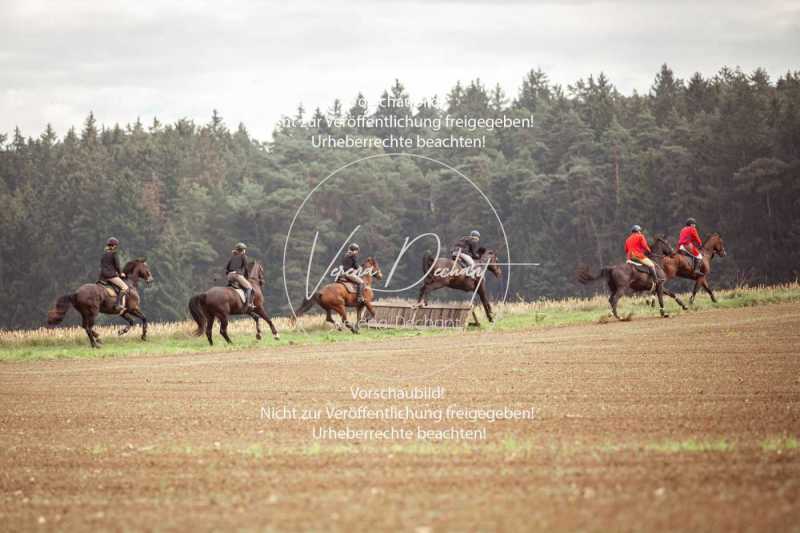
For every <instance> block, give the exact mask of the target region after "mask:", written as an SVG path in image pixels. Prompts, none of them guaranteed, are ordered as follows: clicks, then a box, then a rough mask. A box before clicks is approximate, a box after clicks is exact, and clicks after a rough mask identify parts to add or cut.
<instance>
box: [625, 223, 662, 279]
mask: <svg viewBox="0 0 800 533" xmlns="http://www.w3.org/2000/svg"><path fill="white" fill-rule="evenodd" d="M651 252H652V250H650V245H648V244H647V239H646V238H645V236H644V234H643V233H642V227H641V226H640V225H638V224H634V226H633V227H632V228H631V234H630V236H629V237H628V238H627V239H626V240H625V254H626V255H627V256H628V260H629V261H636V262H637V263H641V264H643V265H645V266H646V267H647V268H648V269H649V270H650V273H651V274H652V275H653V279H655V280H656V282H660V281H664V279H663V276H661V274H660V269H659V268H657V267H656V264H655V263H654V262H653V260H652V259H650V258H649V257H647V255H646V254H649V253H651Z"/></svg>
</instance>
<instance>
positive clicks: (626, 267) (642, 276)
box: [577, 246, 686, 320]
mask: <svg viewBox="0 0 800 533" xmlns="http://www.w3.org/2000/svg"><path fill="white" fill-rule="evenodd" d="M667 251H668V250H663V249H662V248H661V247H658V246H655V247H653V251H652V252H651V254H650V259H652V260H653V262H655V263H656V264H657V265H658V264H660V262H661V258H662V256H663V255H664V254H665V253H666V252H667ZM577 278H578V281H579V282H580V283H582V284H587V283H590V282H592V281H596V280H598V279H600V278H605V280H606V284H607V285H608V291H609V293H610V296H609V297H608V303H609V304H611V313H612V314H613V315H614V318H616V319H617V320H622V319H621V318H620V317H619V314H617V304H618V303H619V300H620V298H622V296H623V295H625V294H636V293H640V292H653V291H654V292H655V293H656V296H657V297H658V306H659V312H660V313H661V316H662V317H664V318H667V317H669V314H667V312H666V311H665V310H664V296H663V295H664V294H668V295H669V296H672V297H673V298H675V300H676V301H677V302H678V303H679V304H680V305H681V306H682V307H683V308H684V309H685V308H686V307H685V306H684V305H683V303H682V302H681V301H680V300H678V298H677V296H675V295H674V294H672V293H671V292H669V291H667V290H666V289H665V288H664V281H662V282H654V281H653V280H652V278H651V275H650V274H649V273H645V272H642V271H640V270H639V269H637V267H635V266H634V265H631V264H630V263H627V262H626V263H620V264H617V265H614V266H611V267H603V268H602V269H601V270H600V273H599V274H598V275H596V276H594V275H592V273H591V271H590V270H589V267H586V266H582V267H579V268H578V271H577Z"/></svg>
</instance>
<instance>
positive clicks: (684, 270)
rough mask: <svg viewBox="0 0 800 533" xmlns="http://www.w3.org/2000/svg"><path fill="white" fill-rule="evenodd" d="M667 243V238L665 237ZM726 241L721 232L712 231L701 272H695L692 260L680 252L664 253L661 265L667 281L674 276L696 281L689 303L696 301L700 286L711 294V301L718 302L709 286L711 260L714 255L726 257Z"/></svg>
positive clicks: (704, 253)
mask: <svg viewBox="0 0 800 533" xmlns="http://www.w3.org/2000/svg"><path fill="white" fill-rule="evenodd" d="M662 240H664V242H665V244H666V245H667V246H668V247H669V244H668V243H666V239H663V238H662ZM670 248H671V247H670ZM726 253H727V252H726V251H725V243H724V242H722V237H721V236H720V234H719V233H712V234H711V235H710V236H709V237H708V238H707V239H706V240H705V243H704V244H703V263H702V265H701V266H700V274H699V275H698V274H695V273H694V270H693V269H692V260H691V259H689V258H688V257H686V255H684V254H682V253H680V252H674V253H672V254H670V255H664V257H662V258H661V266H662V267H663V268H664V273H665V274H666V275H667V281H669V280H671V279H672V278H676V277H678V278H685V279H690V280H693V281H694V288H693V289H692V296H691V297H690V298H689V303H694V297H695V295H696V294H697V291H698V289H699V288H700V287H703V289H705V291H706V292H707V293H708V295H709V296H711V301H712V302H714V303H716V302H717V299H716V297H715V296H714V292H713V291H712V290H711V287H709V286H708V280H707V279H706V278H708V276H709V275H710V274H711V260H712V259H714V256H716V255H719V256H720V257H725V254H726Z"/></svg>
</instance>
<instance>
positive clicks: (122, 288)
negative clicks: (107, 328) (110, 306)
mask: <svg viewBox="0 0 800 533" xmlns="http://www.w3.org/2000/svg"><path fill="white" fill-rule="evenodd" d="M108 282H109V283H111V284H113V285H114V286H115V287H116V288H117V289H119V290H118V291H117V301H116V302H115V303H114V310H115V311H118V312H122V311H124V310H125V306H123V305H122V299H123V298H124V297H125V295H126V294H127V293H128V285H127V284H126V283H125V282H124V281H122V278H120V277H119V276H115V277H113V278H109V279H108Z"/></svg>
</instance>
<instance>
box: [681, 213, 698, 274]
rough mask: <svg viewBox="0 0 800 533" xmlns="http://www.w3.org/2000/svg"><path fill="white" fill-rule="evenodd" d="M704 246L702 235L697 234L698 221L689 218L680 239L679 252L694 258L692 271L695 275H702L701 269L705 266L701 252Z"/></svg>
mask: <svg viewBox="0 0 800 533" xmlns="http://www.w3.org/2000/svg"><path fill="white" fill-rule="evenodd" d="M702 246H703V241H701V240H700V234H698V233H697V221H696V220H695V219H694V218H689V220H687V221H686V226H684V228H683V229H682V230H681V234H680V236H679V237H678V250H680V251H681V252H683V253H684V254H686V255H688V256H689V257H691V258H692V271H693V273H694V274H700V273H701V272H700V267H701V266H702V265H703V254H702V253H701V252H700V248H701V247H702Z"/></svg>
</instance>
